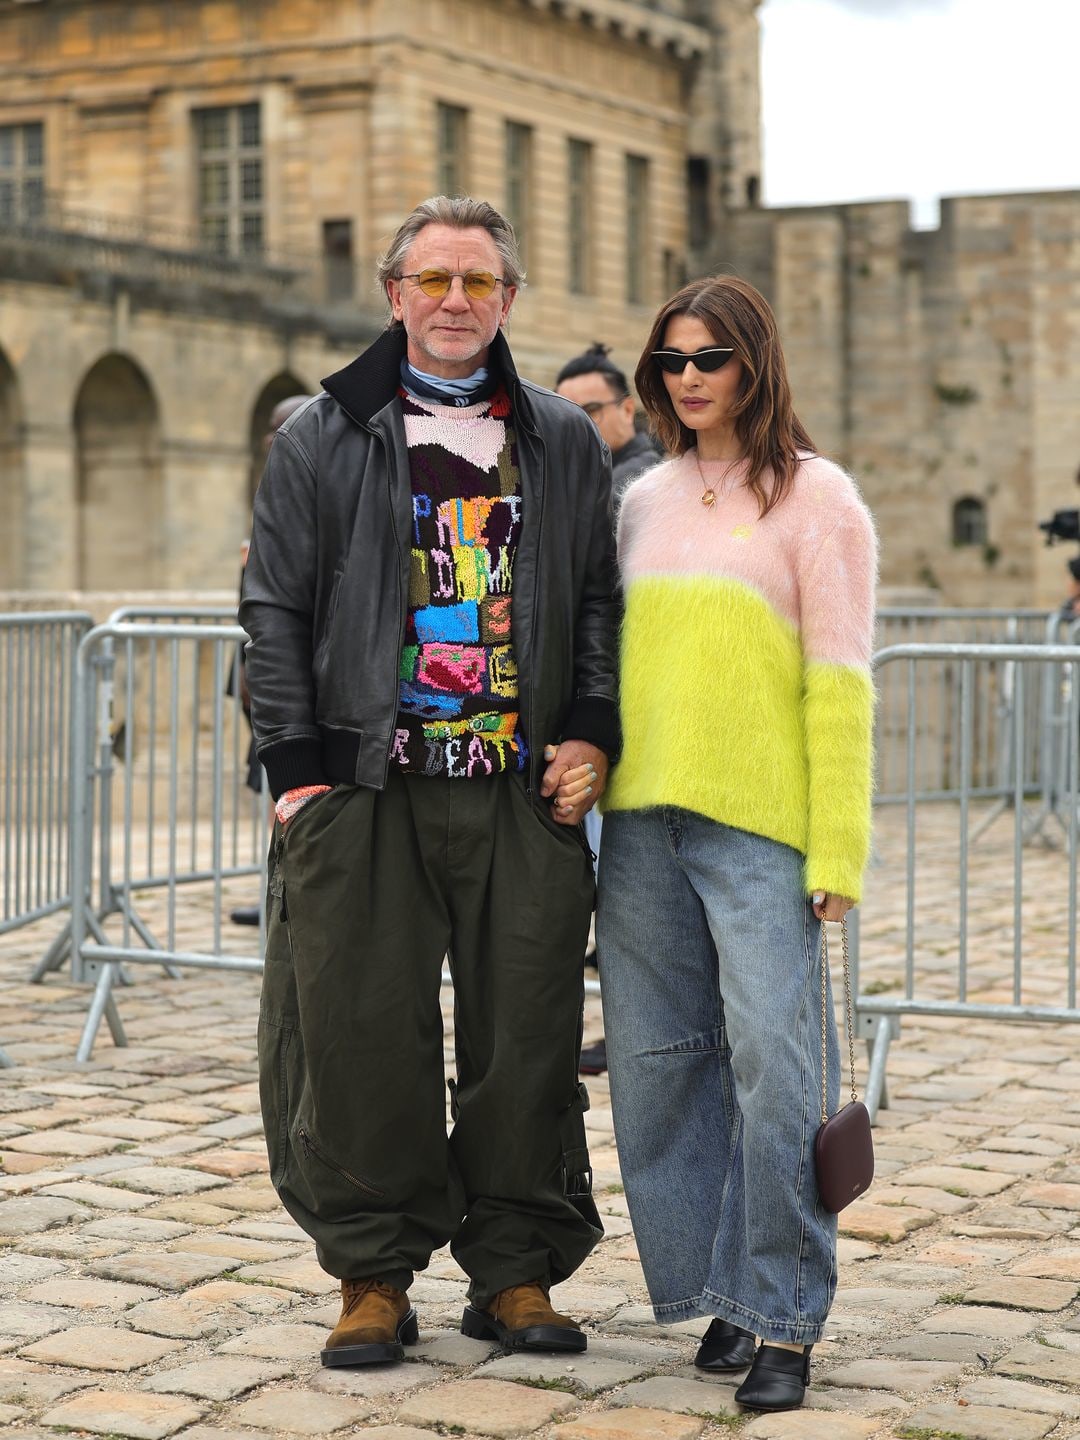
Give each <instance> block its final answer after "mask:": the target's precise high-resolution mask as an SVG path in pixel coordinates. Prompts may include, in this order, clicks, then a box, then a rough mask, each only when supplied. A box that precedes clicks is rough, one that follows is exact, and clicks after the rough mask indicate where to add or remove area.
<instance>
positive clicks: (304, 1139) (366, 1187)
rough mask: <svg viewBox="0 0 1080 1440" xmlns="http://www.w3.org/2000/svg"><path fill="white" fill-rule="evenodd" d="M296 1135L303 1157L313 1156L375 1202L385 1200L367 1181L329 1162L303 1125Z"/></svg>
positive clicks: (383, 1192) (341, 1166)
mask: <svg viewBox="0 0 1080 1440" xmlns="http://www.w3.org/2000/svg"><path fill="white" fill-rule="evenodd" d="M296 1133H297V1134H298V1135H299V1137H300V1143H301V1145H303V1147H304V1153H305V1155H308V1156H312V1155H314V1156H315V1158H316V1160H321V1161H322V1163H323V1164H324V1165H325V1166H326V1168H327V1169H328V1170H333V1171H334V1173H335V1174H336V1175H340V1176H341V1178H342V1179H343V1180H347V1181H348V1182H349V1184H350V1185H355V1186H356V1188H357V1190H362V1191H363V1192H364V1194H365V1195H374V1197H375V1198H376V1199H377V1200H384V1199H385V1198H386V1192H385V1190H380V1189H379V1188H378V1187H377V1186H375V1185H372V1184H370V1183H369V1182H368V1181H367V1180H361V1179H360V1178H359V1177H358V1176H356V1175H353V1174H352V1173H351V1172H350V1171H348V1170H346V1169H345V1167H344V1166H343V1165H339V1164H338V1163H337V1161H335V1160H331V1159H330V1157H329V1155H326V1154H324V1152H323V1151H322V1150H320V1149H319V1147H318V1145H316V1143H315V1141H314V1140H313V1139H312V1138H311V1134H310V1132H309V1131H307V1130H305V1128H304V1127H303V1125H301V1126H300V1128H299V1129H298V1130H297V1132H296Z"/></svg>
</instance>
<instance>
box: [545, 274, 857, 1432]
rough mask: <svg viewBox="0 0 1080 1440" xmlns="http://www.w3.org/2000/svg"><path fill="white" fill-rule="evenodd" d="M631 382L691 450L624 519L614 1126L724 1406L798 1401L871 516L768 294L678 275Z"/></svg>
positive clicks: (820, 1310) (823, 1272)
mask: <svg viewBox="0 0 1080 1440" xmlns="http://www.w3.org/2000/svg"><path fill="white" fill-rule="evenodd" d="M635 378H636V383H637V389H638V394H639V395H640V397H641V400H642V403H643V404H644V406H645V408H646V410H647V412H648V414H649V418H650V421H651V423H652V425H653V428H654V429H655V431H656V433H657V434H658V436H659V438H660V440H661V441H662V442H663V444H664V445H665V446H666V448H667V449H668V450H669V452H670V453H671V454H672V455H673V456H674V457H675V458H673V459H671V460H669V461H667V462H665V463H664V464H661V465H660V466H658V467H657V468H656V469H653V470H651V471H649V472H648V473H646V474H645V475H644V476H642V477H640V478H639V479H638V480H637V481H635V482H634V483H633V484H632V485H631V487H630V489H629V490H628V492H627V495H626V498H625V500H624V502H623V509H622V515H621V519H620V525H619V563H620V568H621V572H622V582H623V589H624V594H625V599H626V619H625V625H624V631H623V644H622V650H623V653H622V665H623V669H622V701H621V704H622V719H623V732H624V749H623V755H622V759H621V760H620V762H619V764H618V766H616V768H615V770H614V773H613V777H612V779H611V780H610V782H609V789H608V795H607V799H606V803H605V812H606V817H605V826H604V849H603V855H602V859H601V862H600V878H599V885H600V898H599V910H598V921H597V951H598V955H599V960H600V972H601V978H602V981H603V998H604V1020H605V1030H606V1034H607V1040H608V1056H609V1066H610V1075H611V1092H612V1104H613V1109H614V1117H615V1132H616V1139H617V1142H618V1148H619V1157H620V1161H621V1164H622V1172H623V1179H624V1182H625V1186H626V1194H627V1199H628V1202H629V1206H630V1215H631V1219H632V1220H633V1223H634V1230H635V1233H636V1235H637V1239H638V1245H639V1251H640V1255H641V1262H642V1266H643V1267H644V1271H645V1278H646V1280H647V1283H648V1286H649V1293H650V1296H651V1298H652V1301H653V1306H654V1309H655V1312H656V1316H657V1319H658V1320H661V1321H666V1322H669V1323H670V1322H675V1321H680V1320H687V1319H689V1318H691V1317H693V1316H697V1315H702V1316H711V1317H713V1319H712V1324H711V1325H710V1326H709V1329H708V1331H707V1332H706V1334H705V1337H704V1340H703V1343H702V1345H701V1348H700V1350H699V1351H698V1354H697V1357H696V1360H695V1364H697V1365H698V1366H699V1368H701V1369H703V1370H708V1371H713V1372H716V1371H721V1372H723V1371H733V1372H734V1371H738V1370H743V1369H745V1368H746V1367H747V1366H749V1367H750V1373H749V1375H748V1376H747V1377H746V1379H745V1380H744V1381H743V1383H742V1385H741V1386H740V1388H739V1389H738V1390H737V1391H736V1396H735V1398H736V1399H737V1400H738V1401H740V1403H742V1404H743V1405H746V1406H747V1407H749V1408H752V1409H757V1410H781V1409H790V1408H792V1407H794V1406H797V1405H799V1404H801V1403H802V1400H803V1397H804V1394H805V1390H806V1386H807V1384H808V1383H809V1370H810V1363H809V1355H810V1348H811V1346H812V1345H813V1343H814V1342H815V1341H816V1340H817V1339H818V1338H819V1337H820V1336H821V1334H822V1330H823V1327H824V1325H825V1319H826V1316H827V1314H828V1311H829V1306H830V1304H831V1302H832V1297H833V1293H834V1291H835V1287H836V1220H835V1217H834V1216H832V1215H829V1214H827V1213H826V1212H825V1211H824V1210H823V1209H822V1208H821V1205H820V1203H819V1199H818V1193H817V1186H816V1183H815V1178H814V1168H813V1141H814V1133H815V1131H816V1129H817V1126H818V1124H819V1122H820V1093H821V1024H822V1020H821V1013H822V1006H821V988H820V986H821V980H820V965H819V950H818V946H819V943H820V924H821V920H822V918H824V919H827V920H839V919H840V918H841V917H842V916H843V914H844V913H845V912H846V911H847V910H848V909H850V907H851V906H852V905H853V904H855V903H856V902H857V900H858V899H859V895H860V888H861V877H862V870H863V866H864V863H865V860H866V855H867V850H868V843H869V821H870V787H871V722H872V710H873V691H872V685H871V679H870V670H869V661H870V655H871V637H872V631H873V597H874V581H875V570H876V547H875V540H874V531H873V526H872V523H871V520H870V516H869V514H868V512H867V510H866V508H865V507H864V505H863V503H862V501H861V500H860V498H859V495H858V493H857V491H856V489H855V486H854V485H853V483H852V481H851V480H850V478H849V477H848V476H847V475H846V474H845V473H844V472H843V471H842V470H841V469H839V468H838V467H837V466H836V465H834V464H832V463H831V462H830V461H828V460H826V459H823V458H822V457H821V456H819V455H817V454H816V453H815V452H814V447H813V444H812V442H811V440H810V437H809V436H808V435H807V433H806V431H805V429H804V428H803V426H802V425H801V424H800V422H799V420H798V419H797V417H796V416H795V414H794V412H793V410H792V406H791V397H790V392H789V388H788V381H787V374H786V369H785V365H784V358H783V354H782V352H781V349H780V342H779V339H778V336H777V331H776V322H775V320H774V318H773V315H772V312H771V310H770V309H769V306H768V304H767V303H766V301H765V299H764V298H763V297H762V296H761V295H760V294H759V293H758V291H757V290H755V289H754V287H753V286H752V285H749V284H747V283H746V282H745V281H743V280H739V279H736V278H734V277H730V276H721V277H714V278H709V279H704V280H698V281H695V282H694V283H693V284H690V285H687V286H685V287H684V288H683V289H682V290H680V291H679V293H678V294H677V295H675V296H674V298H673V299H671V300H670V301H669V302H668V303H667V304H666V305H665V306H664V307H663V309H662V310H661V311H660V314H659V315H658V316H657V319H656V323H655V325H654V326H653V329H652V333H651V335H650V336H649V340H648V343H647V345H646V347H645V352H644V354H643V355H642V358H641V361H640V363H639V365H638V369H637V374H636V377H635ZM566 788H567V794H566V796H565V797H562V803H564V804H565V803H566V801H574V800H576V799H577V795H576V789H577V781H576V778H570V779H569V780H568V784H567V787H566ZM828 1016H829V1018H828V1036H827V1039H828V1053H829V1059H828V1083H827V1094H828V1103H829V1108H830V1113H831V1111H832V1110H833V1109H835V1107H836V1100H837V1089H838V1075H837V1050H836V1031H835V1025H834V1024H833V1020H832V1005H831V1000H830V1004H829V1006H828Z"/></svg>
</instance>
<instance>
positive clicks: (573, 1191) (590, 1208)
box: [559, 1084, 600, 1225]
mask: <svg viewBox="0 0 1080 1440" xmlns="http://www.w3.org/2000/svg"><path fill="white" fill-rule="evenodd" d="M588 1108H589V1092H588V1091H587V1090H586V1089H585V1086H584V1085H581V1084H579V1085H578V1086H577V1088H576V1089H575V1091H574V1096H573V1099H572V1100H571V1101H570V1104H569V1105H568V1106H567V1107H566V1109H565V1110H564V1111H563V1112H562V1114H561V1115H560V1116H559V1140H560V1143H561V1145H562V1181H563V1194H564V1195H565V1196H566V1198H567V1199H568V1200H569V1201H570V1203H571V1204H572V1205H573V1206H574V1208H575V1210H577V1211H579V1212H580V1213H581V1215H582V1216H584V1218H585V1219H587V1220H589V1221H590V1223H592V1224H596V1225H599V1223H600V1220H599V1216H597V1214H596V1206H595V1205H594V1204H593V1200H592V1180H593V1175H592V1166H591V1165H590V1164H589V1147H588V1143H587V1142H586V1139H585V1111H586V1110H588ZM594 1217H595V1218H594Z"/></svg>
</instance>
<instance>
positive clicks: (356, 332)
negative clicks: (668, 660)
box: [0, 0, 1080, 604]
mask: <svg viewBox="0 0 1080 1440" xmlns="http://www.w3.org/2000/svg"><path fill="white" fill-rule="evenodd" d="M757 10H758V0H648V3H645V0H640V3H639V0H573V3H568V0H393V3H391V0H123V3H121V0H33V3H26V0H0V591H2V590H11V589H31V590H54V591H60V590H65V591H66V590H70V589H72V588H76V589H89V590H106V589H108V590H113V589H116V588H117V587H125V588H143V589H151V588H152V589H155V590H160V589H166V590H168V589H176V590H192V589H203V588H216V587H226V586H229V585H231V584H232V583H233V581H234V578H235V572H236V566H237V553H238V543H239V540H240V538H241V537H242V536H243V535H244V533H245V532H246V528H247V520H248V512H249V507H250V499H251V493H252V489H253V484H254V482H255V480H256V479H257V476H258V472H259V468H260V463H261V456H262V449H261V444H262V434H263V432H264V430H265V427H266V419H267V416H268V414H269V412H270V410H271V409H272V407H273V405H274V404H275V403H276V401H277V400H278V399H281V398H283V396H285V395H287V394H292V393H296V392H301V391H308V390H312V389H314V388H315V387H317V385H318V383H319V379H320V377H321V376H322V375H324V374H326V373H328V372H329V371H330V370H331V369H333V368H336V367H337V366H338V365H340V364H341V363H343V362H345V361H346V360H348V359H349V358H351V356H352V355H353V354H355V353H356V351H357V350H358V349H359V348H361V347H362V346H363V345H364V344H366V343H367V342H368V341H370V339H371V338H372V337H373V336H374V335H375V334H376V333H377V331H378V329H379V327H380V326H381V325H382V324H383V323H384V318H385V312H384V310H383V308H382V305H381V301H380V297H379V296H377V295H376V294H375V293H374V290H373V287H372V281H371V276H372V273H373V269H374V264H375V260H376V257H377V256H378V254H379V253H380V251H381V250H382V248H383V247H384V246H385V244H386V241H387V240H388V238H389V236H390V234H391V233H392V231H393V229H394V228H395V226H396V224H397V223H398V221H399V220H400V218H401V217H402V216H403V215H404V214H405V213H406V212H407V211H408V210H409V209H410V208H411V207H412V206H413V205H414V204H415V203H416V202H417V201H418V200H420V199H422V198H424V197H425V196H426V195H429V194H432V193H434V192H437V191H444V190H445V191H455V190H468V191H469V192H471V193H474V194H478V195H483V196H486V197H487V198H490V199H491V200H492V201H493V202H494V203H495V204H497V205H499V206H500V207H501V208H503V209H504V210H506V211H507V213H509V214H510V216H511V218H512V219H513V220H514V221H515V224H516V225H517V227H518V229H519V231H520V234H521V239H522V243H523V248H524V252H525V259H526V265H527V270H528V275H529V284H528V288H527V289H526V291H525V292H524V294H523V295H522V296H521V297H519V301H518V305H517V308H516V311H515V315H514V319H513V322H512V330H511V339H512V343H513V345H514V349H515V353H516V355H517V357H518V361H519V364H520V366H521V368H522V370H523V371H524V372H525V373H527V374H529V375H530V376H531V377H533V378H535V379H537V380H540V381H542V382H548V383H550V382H551V380H552V379H553V377H554V374H555V372H556V370H557V369H558V367H559V365H560V364H561V363H562V361H563V360H564V359H565V358H567V357H568V356H569V355H571V354H573V353H575V352H577V351H578V350H580V349H581V348H583V347H584V346H585V345H586V344H588V343H589V342H590V341H592V340H594V339H603V340H605V341H607V342H608V343H609V344H611V345H612V346H613V347H614V351H615V357H616V359H618V360H619V361H621V362H622V363H623V364H624V365H625V366H626V367H627V368H631V367H632V365H633V362H634V359H635V356H636V354H637V352H638V349H639V347H640V344H641V340H642V338H643V336H644V334H645V331H646V329H647V325H648V321H649V319H650V317H651V315H652V313H653V312H654V310H655V307H656V305H657V304H658V302H659V301H660V300H661V299H662V298H663V297H664V296H665V295H666V294H667V293H669V292H670V290H671V289H672V288H673V287H674V286H675V285H676V284H677V283H678V282H679V281H680V280H681V279H682V278H683V277H684V276H685V275H687V274H701V273H706V272H708V271H710V270H714V269H735V270H737V271H739V272H740V273H744V274H746V275H748V276H749V277H750V278H752V279H754V280H755V281H757V282H758V283H759V284H760V285H761V286H762V288H763V289H764V290H765V291H766V293H767V294H768V295H769V296H770V298H771V299H772V300H773V301H774V303H775V305H776V308H777V311H778V314H779V318H780V321H781V326H782V328H783V331H784V334H785V339H786V343H787V347H788V352H789V357H790V361H791V369H792V377H793V382H794V386H795V393H796V401H797V404H798V407H799V409H800V411H801V412H802V413H803V415H804V418H805V419H806V421H807V423H808V424H809V426H810V429H811V433H812V434H814V435H815V437H816V438H817V440H818V443H819V444H820V445H821V446H822V447H823V448H826V449H828V450H830V451H831V452H832V453H834V454H836V455H837V456H838V458H840V459H841V460H843V461H844V462H846V463H848V464H849V465H851V467H852V468H853V469H854V471H855V472H856V474H858V475H859V477H860V479H861V481H862V483H863V486H864V489H865V491H866V493H867V496H868V499H869V500H870V502H871V504H872V505H873V506H874V508H875V511H876V512H877V514H878V518H879V523H880V526H881V529H882V534H883V539H884V578H885V580H886V581H887V582H890V583H892V584H895V585H903V586H914V585H922V586H926V585H928V584H935V585H936V586H938V587H939V588H940V589H941V591H942V593H943V594H944V596H945V598H946V599H948V600H950V601H955V602H958V603H976V602H979V603H995V604H1023V603H1037V602H1043V601H1053V600H1054V599H1056V598H1057V595H1058V593H1059V592H1060V588H1061V586H1060V573H1061V568H1062V567H1061V552H1060V551H1058V552H1048V554H1045V555H1044V553H1043V552H1042V551H1040V549H1039V546H1038V539H1037V534H1036V531H1035V522H1036V520H1037V519H1039V518H1042V517H1044V516H1045V515H1047V514H1048V513H1049V512H1050V511H1051V510H1052V509H1054V508H1058V507H1060V506H1064V505H1069V504H1071V503H1072V501H1073V496H1074V493H1075V492H1074V490H1073V485H1072V479H1073V475H1074V473H1075V471H1076V468H1077V464H1078V462H1080V429H1078V427H1080V417H1078V416H1077V415H1076V414H1075V413H1073V412H1074V411H1075V408H1076V407H1075V406H1074V405H1073V404H1072V400H1073V397H1075V396H1076V394H1077V384H1076V382H1077V378H1078V377H1077V374H1076V369H1077V365H1078V364H1080V353H1078V352H1080V313H1078V303H1080V299H1078V294H1077V278H1076V274H1077V255H1078V253H1080V252H1078V231H1080V196H1077V195H1070V194H1063V195H1044V196H1003V197H989V198H981V199H977V200H966V199H965V200H955V201H950V202H947V203H946V205H945V208H944V212H943V223H942V227H941V229H940V230H939V231H937V232H933V233H931V234H914V233H912V232H911V231H910V229H909V219H908V210H907V207H906V205H904V204H900V203H896V204H892V203H883V204H869V205H861V206H843V207H823V208H814V209H805V210H790V211H789V210H768V209H764V208H762V207H761V205H760V178H759V177H760V128H759V93H758V49H759V35H758V16H757Z"/></svg>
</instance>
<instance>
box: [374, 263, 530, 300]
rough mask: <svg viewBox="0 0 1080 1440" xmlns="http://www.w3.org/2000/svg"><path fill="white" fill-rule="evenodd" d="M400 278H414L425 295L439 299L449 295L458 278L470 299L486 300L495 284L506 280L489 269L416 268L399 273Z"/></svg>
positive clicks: (503, 282)
mask: <svg viewBox="0 0 1080 1440" xmlns="http://www.w3.org/2000/svg"><path fill="white" fill-rule="evenodd" d="M398 278H399V279H400V280H415V281H416V283H417V285H419V287H420V289H421V290H422V291H423V292H424V294H425V295H429V296H430V297H431V299H432V300H441V299H442V298H443V296H444V295H449V293H450V286H451V285H452V284H453V283H454V281H455V280H460V281H461V283H462V285H463V286H464V288H465V294H466V295H468V297H469V299H470V300H486V299H487V297H488V296H489V295H490V294H491V293H492V292H493V290H494V289H495V286H496V285H505V284H506V281H505V280H503V279H501V278H500V277H499V276H498V275H492V273H491V271H490V270H418V271H417V272H416V274H415V275H400V276H399V277H398Z"/></svg>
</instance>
